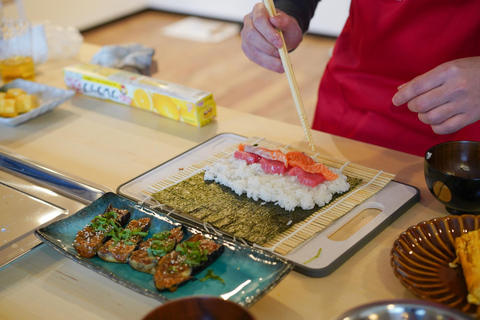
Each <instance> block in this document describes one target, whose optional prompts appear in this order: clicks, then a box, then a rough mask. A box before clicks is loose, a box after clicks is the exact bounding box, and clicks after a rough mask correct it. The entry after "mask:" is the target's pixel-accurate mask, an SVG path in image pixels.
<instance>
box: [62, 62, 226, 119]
mask: <svg viewBox="0 0 480 320" xmlns="http://www.w3.org/2000/svg"><path fill="white" fill-rule="evenodd" d="M63 72H64V80H65V84H66V85H67V87H68V88H71V89H73V90H75V91H76V92H77V93H81V94H85V95H88V96H92V97H96V98H100V99H105V100H111V101H114V102H118V103H122V104H125V105H129V106H133V107H137V108H140V109H145V110H148V111H151V112H153V113H157V114H159V115H162V116H164V117H167V118H170V119H173V120H177V121H181V122H185V123H188V124H190V125H193V126H197V127H201V126H203V125H205V124H207V123H209V122H210V121H212V119H214V118H215V116H216V114H217V111H216V104H215V101H214V100H213V95H212V94H211V93H209V92H205V91H202V90H198V89H193V88H189V87H185V86H182V85H179V84H175V83H170V82H166V81H162V80H159V79H154V78H151V77H146V76H142V75H139V74H136V73H133V72H128V71H124V70H120V69H114V68H107V67H102V66H99V65H94V64H89V63H82V64H77V65H73V66H69V67H66V68H64V69H63Z"/></svg>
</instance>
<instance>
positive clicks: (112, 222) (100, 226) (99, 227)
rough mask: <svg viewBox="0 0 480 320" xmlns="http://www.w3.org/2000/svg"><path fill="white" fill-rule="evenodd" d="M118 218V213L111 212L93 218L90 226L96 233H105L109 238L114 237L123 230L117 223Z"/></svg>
mask: <svg viewBox="0 0 480 320" xmlns="http://www.w3.org/2000/svg"><path fill="white" fill-rule="evenodd" d="M117 217H118V215H117V213H116V212H114V211H109V212H106V213H105V214H103V215H99V216H96V217H95V218H93V220H92V221H91V222H90V225H91V226H92V228H93V230H94V231H95V232H98V231H104V232H105V234H106V235H107V236H114V235H116V234H117V233H119V232H120V231H121V230H122V226H121V225H120V223H119V222H118V221H117Z"/></svg>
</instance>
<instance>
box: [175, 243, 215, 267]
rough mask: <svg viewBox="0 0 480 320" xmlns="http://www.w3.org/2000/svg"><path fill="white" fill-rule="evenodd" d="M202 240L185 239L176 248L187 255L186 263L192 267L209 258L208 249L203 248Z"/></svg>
mask: <svg viewBox="0 0 480 320" xmlns="http://www.w3.org/2000/svg"><path fill="white" fill-rule="evenodd" d="M200 244H201V242H200V241H185V242H182V243H181V244H179V245H178V246H177V248H176V249H175V250H176V251H178V252H179V253H180V254H182V255H183V256H184V257H185V263H186V264H187V265H189V266H191V267H195V266H198V265H200V264H202V262H204V261H207V260H208V254H209V251H208V249H202V247H201V246H200Z"/></svg>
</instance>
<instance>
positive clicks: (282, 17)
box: [241, 2, 303, 73]
mask: <svg viewBox="0 0 480 320" xmlns="http://www.w3.org/2000/svg"><path fill="white" fill-rule="evenodd" d="M243 23H244V26H243V29H242V32H241V36H242V50H243V52H244V53H245V55H246V56H247V57H248V58H249V59H250V60H251V61H253V62H255V63H256V64H258V65H260V66H262V67H264V68H266V69H269V70H272V71H275V72H278V73H283V72H284V69H283V66H282V61H281V59H280V54H279V52H278V49H280V48H282V46H283V42H282V38H281V37H280V34H279V33H278V32H277V30H276V29H275V28H277V29H279V30H282V33H283V37H284V39H285V44H286V46H287V50H288V51H290V50H292V49H295V48H296V47H297V46H298V45H299V44H300V42H301V41H302V37H303V34H302V30H301V29H300V26H299V25H298V22H297V20H295V18H293V17H291V16H289V15H287V14H285V13H284V12H282V11H280V10H277V15H276V16H275V17H270V15H269V14H268V12H267V9H265V6H264V5H263V3H261V2H259V3H257V4H256V5H255V7H254V8H253V11H252V12H250V13H249V14H247V15H246V16H245V17H244V18H243Z"/></svg>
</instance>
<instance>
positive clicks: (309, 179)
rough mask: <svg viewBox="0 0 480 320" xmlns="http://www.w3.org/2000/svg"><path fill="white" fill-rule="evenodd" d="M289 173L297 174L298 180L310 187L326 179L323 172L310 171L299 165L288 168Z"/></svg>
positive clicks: (291, 174)
mask: <svg viewBox="0 0 480 320" xmlns="http://www.w3.org/2000/svg"><path fill="white" fill-rule="evenodd" d="M288 175H290V176H296V177H297V180H298V182H300V183H301V184H303V185H306V186H309V187H312V188H314V187H316V186H318V185H319V184H321V183H323V182H324V181H325V180H326V179H325V177H324V176H323V175H322V174H319V173H309V172H306V171H304V170H303V169H301V168H299V167H292V168H290V169H289V170H288Z"/></svg>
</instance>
